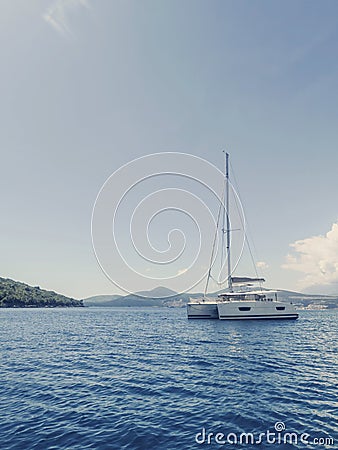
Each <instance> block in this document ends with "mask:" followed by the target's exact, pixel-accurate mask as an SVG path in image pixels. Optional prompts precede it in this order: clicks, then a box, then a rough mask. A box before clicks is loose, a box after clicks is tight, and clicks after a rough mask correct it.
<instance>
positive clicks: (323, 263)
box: [282, 222, 338, 289]
mask: <svg viewBox="0 0 338 450" xmlns="http://www.w3.org/2000/svg"><path fill="white" fill-rule="evenodd" d="M290 246H291V247H292V248H293V250H294V251H293V253H290V254H288V255H287V258H286V263H285V264H284V265H283V266H282V267H283V268H284V269H290V270H297V271H299V272H302V273H303V274H304V275H305V276H304V277H303V278H302V279H301V280H300V281H299V287H300V288H303V289H304V288H307V287H311V286H317V285H326V286H327V285H332V284H333V283H337V282H338V222H337V223H334V224H333V225H332V228H331V230H330V231H328V232H327V233H326V234H325V235H324V236H313V237H310V238H307V239H302V240H299V241H296V242H294V243H293V244H290Z"/></svg>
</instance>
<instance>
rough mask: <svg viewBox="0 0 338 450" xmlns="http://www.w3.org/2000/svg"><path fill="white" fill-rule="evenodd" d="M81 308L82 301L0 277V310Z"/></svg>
mask: <svg viewBox="0 0 338 450" xmlns="http://www.w3.org/2000/svg"><path fill="white" fill-rule="evenodd" d="M57 306H83V302H82V300H75V299H74V298H69V297H65V296H64V295H60V294H57V293H56V292H53V291H46V290H44V289H40V287H39V286H29V285H28V284H25V283H20V282H19V281H14V280H10V279H9V278H1V277H0V308H18V307H20V308H25V307H36V308H41V307H49V308H52V307H57Z"/></svg>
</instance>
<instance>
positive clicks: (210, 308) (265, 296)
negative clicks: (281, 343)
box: [187, 153, 298, 320]
mask: <svg viewBox="0 0 338 450" xmlns="http://www.w3.org/2000/svg"><path fill="white" fill-rule="evenodd" d="M225 167H226V169H225V179H226V192H225V194H226V211H227V214H226V230H224V229H223V230H222V231H223V232H225V233H226V238H227V240H226V251H227V272H228V277H227V280H228V291H227V292H224V293H221V294H219V295H218V296H217V298H216V299H215V298H208V297H207V296H206V292H207V289H208V283H209V279H210V277H211V267H210V268H209V273H208V277H207V282H206V287H205V294H204V296H203V297H202V298H199V299H193V300H191V301H190V302H189V303H188V304H187V314H188V318H189V319H222V320H239V319H297V318H298V314H297V312H296V310H295V308H294V306H293V305H292V304H291V303H286V302H280V301H278V299H277V291H271V290H262V289H261V290H252V291H249V290H242V291H236V292H234V289H233V285H234V284H239V285H249V286H252V283H257V282H258V283H261V282H264V281H265V280H264V279H263V278H249V277H232V276H231V260H230V220H229V154H228V153H226V164H225ZM223 228H224V226H223Z"/></svg>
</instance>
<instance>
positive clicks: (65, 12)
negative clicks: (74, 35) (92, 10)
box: [43, 0, 89, 36]
mask: <svg viewBox="0 0 338 450" xmlns="http://www.w3.org/2000/svg"><path fill="white" fill-rule="evenodd" d="M79 7H85V8H89V3H88V0H57V1H55V2H54V3H53V4H52V6H50V7H49V8H48V9H47V11H46V12H45V13H44V15H43V18H44V19H45V21H46V22H47V23H48V24H49V25H51V26H52V27H53V28H54V29H55V30H56V31H58V32H59V33H60V34H62V35H64V36H65V35H70V34H71V31H70V27H69V15H70V14H71V13H72V12H73V11H74V10H76V9H77V8H79Z"/></svg>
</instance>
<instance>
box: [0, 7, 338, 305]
mask: <svg viewBox="0 0 338 450" xmlns="http://www.w3.org/2000/svg"><path fill="white" fill-rule="evenodd" d="M0 51H1V61H2V70H1V72H0V88H1V102H0V116H1V133H0V157H1V177H0V186H1V222H0V227H1V228H0V236H1V237H0V255H1V257H0V276H2V277H6V278H12V279H15V280H19V281H23V282H26V283H28V284H31V285H39V286H41V287H42V288H45V289H51V290H55V291H57V292H60V293H62V294H65V295H69V296H72V297H76V298H83V297H88V296H91V295H96V294H109V293H122V292H123V291H121V290H120V289H119V288H118V287H117V286H116V285H115V284H114V283H112V281H111V280H109V279H108V277H107V276H106V274H105V273H104V271H103V270H102V268H101V267H100V264H99V263H98V261H97V259H96V257H95V252H94V249H93V245H92V235H91V220H92V212H93V207H94V204H95V200H96V199H97V196H98V194H99V192H100V189H101V188H102V186H103V185H104V183H105V182H106V180H107V179H108V178H109V177H110V176H111V174H113V173H114V172H116V171H118V170H119V169H120V168H121V167H122V166H124V165H126V164H128V163H130V162H131V161H133V160H135V159H136V158H141V157H144V156H146V155H152V154H155V153H156V154H157V153H160V154H162V153H163V155H162V156H161V158H162V159H161V158H160V160H159V161H162V162H163V161H165V154H166V152H180V153H186V154H188V155H191V158H193V157H198V158H202V159H203V160H205V162H204V163H203V164H204V167H209V166H208V163H210V164H212V165H213V166H215V168H218V169H220V170H223V166H224V161H223V153H222V150H224V149H226V150H227V151H228V152H229V153H230V158H231V166H232V168H233V170H234V172H233V173H234V174H235V176H236V187H237V186H238V192H239V194H240V198H241V200H242V204H243V209H244V211H245V219H246V223H247V231H248V235H249V238H251V239H252V244H251V245H252V249H253V251H254V254H255V260H256V264H257V268H258V270H259V272H260V275H262V276H264V277H265V278H266V279H267V286H268V287H271V288H279V289H290V290H297V291H301V292H308V293H323V294H325V293H326V294H338V209H337V201H336V197H337V193H338V177H337V167H338V126H337V125H338V124H337V122H338V58H337V54H338V3H337V2H336V1H329V0H325V1H322V2H318V1H311V0H306V1H301V0H300V1H297V2H294V1H288V0H283V1H275V2H271V1H265V0H256V1H249V0H248V1H226V0H224V1H223V0H222V1H217V0H212V1H211V2H206V1H200V0H185V1H184V2H182V1H178V0H171V1H161V0H156V1H155V0H152V1H149V0H143V1H142V2H139V1H136V0H134V1H117V0H113V1H110V0H106V1H104V0H102V1H100V2H94V1H93V0H53V1H49V0H48V1H47V0H31V1H29V2H27V1H26V0H2V2H1V14H0ZM142 161H144V164H143V166H142V168H141V169H140V168H138V166H137V165H136V166H135V165H134V166H128V167H131V168H130V169H128V170H129V171H131V172H133V173H134V172H135V170H136V169H135V168H138V170H136V173H138V174H141V175H142V173H141V172H142V171H143V170H146V169H147V162H146V161H148V160H142ZM156 161H157V160H156ZM177 161H179V157H177ZM189 161H190V160H189ZM191 161H192V160H191ZM162 162H161V163H158V165H159V167H162V166H163V164H162ZM170 164H171V163H170ZM133 167H134V169H133ZM182 167H183V169H184V170H189V168H190V163H189V162H188V160H186V162H185V163H184V164H183V166H180V167H177V169H176V170H178V171H179V170H181V169H182ZM183 169H182V170H183ZM159 170H160V169H159ZM161 170H164V169H163V167H162V169H161ZM196 170H197V171H198V173H199V174H202V172H203V169H202V168H201V167H200V168H198V169H196ZM215 170H216V172H215V174H216V173H217V169H215ZM126 173H128V174H129V172H126ZM215 177H216V178H217V176H216V175H215ZM211 179H213V175H212V174H211V172H210V175H209V180H210V183H211V184H212V182H211ZM155 181H156V180H155V179H154V180H151V182H150V184H149V185H148V186H147V187H144V188H143V187H140V188H139V189H138V190H137V189H136V192H134V193H133V194H132V198H133V202H134V203H133V202H131V203H130V204H134V205H135V206H136V205H137V204H138V203H137V201H136V199H137V198H139V200H138V202H141V200H142V198H141V197H142V195H141V194H144V195H150V194H151V192H152V191H154V190H156V189H160V188H162V189H169V188H171V187H172V186H173V185H174V187H176V188H180V189H181V190H189V189H190V188H191V189H192V190H193V191H194V190H195V191H194V194H195V197H198V198H199V199H203V201H204V203H206V204H210V208H211V210H212V211H213V213H215V212H216V211H217V208H216V207H215V204H214V200H212V199H211V197H210V195H209V194H206V195H204V194H202V189H201V186H200V185H199V186H197V187H196V186H194V187H193V186H191V185H190V184H191V183H190V181H189V180H188V179H187V178H185V180H184V181H183V182H182V180H181V181H178V180H177V177H176V178H175V177H172V180H171V181H170V180H167V179H165V177H164V178H162V180H160V181H159V182H158V184H157V185H156V186H155V184H154V185H152V184H151V183H152V182H154V183H155ZM236 189H237V188H236ZM112 195H113V194H112ZM138 195H139V197H138ZM195 197H194V198H195ZM179 198H181V197H180V194H179V193H177V192H176V193H175V192H173V193H172V197H171V198H170V200H169V203H168V204H166V203H165V202H164V201H163V203H161V201H159V205H163V207H164V208H165V207H167V208H169V207H170V206H172V203H173V202H174V203H175V201H176V200H177V199H179ZM191 198H192V197H191ZM135 202H136V203H135ZM127 203H128V202H127ZM188 203H189V202H188ZM192 203H193V202H192ZM185 205H186V204H185ZM135 206H134V208H135ZM108 209H109V208H108ZM198 210H199V208H198V207H197V206H196V208H195V212H196V211H198ZM147 211H148V212H149V211H150V209H149V210H147ZM174 212H175V211H172V210H170V211H169V210H168V211H167V212H166V214H167V215H166V216H164V217H162V220H159V222H158V223H157V226H156V223H155V221H154V224H153V225H154V226H153V229H152V232H153V239H154V241H155V244H154V246H155V249H156V248H157V254H159V253H160V252H161V251H162V252H165V250H166V249H167V248H166V245H167V244H168V233H170V229H174V228H180V226H181V225H182V226H183V228H184V230H185V231H184V236H185V238H186V240H187V242H188V238H189V237H191V238H192V240H193V242H192V243H191V242H190V243H189V245H188V243H187V246H188V247H187V253H186V254H185V256H184V255H183V256H184V258H183V261H182V263H180V262H179V260H177V264H176V262H175V264H176V265H174V267H173V270H174V272H170V271H169V272H170V274H171V275H172V274H175V273H176V275H181V276H182V277H184V276H187V277H188V284H189V283H190V282H191V281H194V280H196V279H197V278H198V276H199V274H200V271H201V268H202V269H203V270H205V268H208V265H209V253H210V251H211V249H210V247H211V242H212V239H211V238H210V236H212V235H213V231H212V226H210V230H211V231H210V234H208V231H206V233H207V235H208V236H209V237H208V238H203V239H202V243H203V244H204V245H205V244H206V248H205V249H204V252H205V253H203V254H202V259H203V261H202V262H199V263H198V267H197V265H194V264H193V265H192V268H190V269H189V271H188V270H187V268H188V266H189V264H188V261H187V260H188V259H189V255H190V256H191V255H192V254H194V251H195V250H194V249H193V244H194V242H195V241H196V242H198V241H199V239H198V236H197V235H195V234H196V230H197V229H198V227H197V228H196V225H192V227H191V228H189V223H188V221H187V216H186V215H184V214H183V215H181V217H180V218H177V219H175V216H174ZM176 212H177V211H176ZM110 213H111V211H110ZM216 215H217V214H216ZM183 216H184V217H183ZM182 217H183V218H182ZM107 220H108V221H110V222H109V223H110V226H111V216H109V214H108V219H107ZM121 221H122V222H121V223H120V225H119V228H117V230H116V232H117V236H118V238H120V240H121V242H122V246H124V247H125V248H127V247H128V245H129V244H130V236H129V235H128V233H127V232H125V231H126V230H127V231H128V230H129V225H130V218H128V217H127V213H126V212H124V213H123V214H122V215H121ZM208 223H209V222H208V221H206V220H205V219H201V224H202V225H203V227H204V228H206V229H207V230H208V227H207V225H208ZM169 225H170V226H169ZM209 225H210V224H209ZM203 227H202V228H203ZM164 228H165V230H164ZM161 231H165V232H164V233H163V235H162V234H161ZM239 234H240V233H239ZM233 235H234V236H235V232H234V233H233ZM128 236H129V238H128ZM140 236H141V237H142V236H144V235H143V234H139V238H140ZM184 236H183V234H182V233H181V234H179V232H178V234H177V236H176V238H177V240H176V241H173V242H169V247H170V244H172V245H174V244H175V245H177V246H178V248H179V247H180V246H182V245H183V244H182V242H183V240H184ZM172 237H173V235H172ZM202 237H203V236H202ZM128 239H129V240H128ZM170 239H171V238H170ZM170 239H169V241H170ZM182 239H183V240H182ZM150 240H151V238H150ZM235 240H236V239H235V238H234V241H235ZM139 241H140V242H139V245H141V246H142V239H139ZM156 245H157V247H156ZM189 249H190V250H189ZM158 250H160V252H158ZM167 250H168V249H167ZM177 254H179V252H178V253H177ZM127 255H128V257H130V258H131V260H130V261H128V264H130V265H131V266H132V267H134V263H135V267H137V269H138V270H141V271H142V270H143V271H144V273H147V274H148V278H147V281H146V282H145V281H144V280H143V281H142V282H141V281H140V280H139V279H138V278H137V277H133V276H129V275H127V274H126V279H127V283H126V286H125V288H126V289H127V290H131V291H138V290H142V289H145V288H151V287H155V286H157V285H159V284H161V285H165V286H168V287H170V288H172V289H175V290H180V289H183V285H184V286H185V285H186V284H185V283H186V282H182V279H181V278H179V277H176V278H175V277H174V278H172V279H170V280H167V282H166V280H164V281H163V282H162V281H161V282H160V281H159V280H157V279H155V278H152V271H151V270H152V269H151V268H150V267H149V264H148V263H144V264H143V265H142V264H140V262H137V263H136V259H135V260H134V259H133V258H134V257H133V254H132V249H131V250H130V252H129V253H128V252H127ZM176 256H177V255H176ZM110 264H111V266H112V270H113V271H114V267H116V273H118V272H119V270H120V268H121V264H122V263H121V259H120V255H112V259H111V261H110ZM180 264H181V265H180ZM161 270H162V272H161V273H162V275H163V277H164V278H165V277H166V276H167V272H166V268H165V265H164V266H163V267H162V269H161ZM170 270H172V268H171V269H170ZM175 271H176V272H175ZM169 272H168V273H169ZM121 274H123V271H122V272H121ZM238 275H243V273H240V274H238ZM121 276H122V275H121ZM197 287H198V288H200V285H199V286H197Z"/></svg>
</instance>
